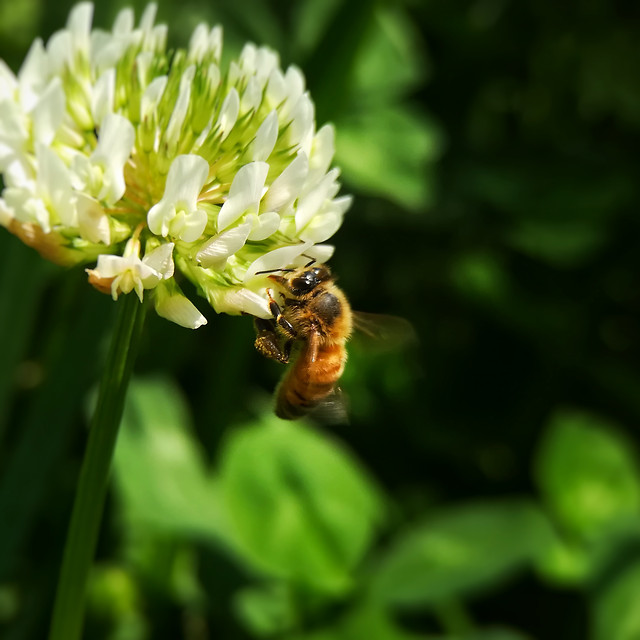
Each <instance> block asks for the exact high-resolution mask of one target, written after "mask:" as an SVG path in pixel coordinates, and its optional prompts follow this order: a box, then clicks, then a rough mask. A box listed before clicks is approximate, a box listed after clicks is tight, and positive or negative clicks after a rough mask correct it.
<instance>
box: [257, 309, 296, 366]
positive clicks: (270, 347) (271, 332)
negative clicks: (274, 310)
mask: <svg viewBox="0 0 640 640" xmlns="http://www.w3.org/2000/svg"><path fill="white" fill-rule="evenodd" d="M254 326H255V329H256V333H257V336H256V339H255V342H254V343H253V345H254V347H255V348H256V351H257V352H258V353H260V354H262V355H263V356H264V357H265V358H269V359H270V360H276V361H277V362H281V363H283V364H287V362H289V349H286V348H285V349H282V348H281V347H280V342H281V339H280V337H279V336H278V334H277V333H276V330H275V325H274V323H273V321H270V320H265V319H264V318H256V319H255V320H254ZM285 346H286V345H285Z"/></svg>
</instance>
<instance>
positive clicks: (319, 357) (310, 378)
mask: <svg viewBox="0 0 640 640" xmlns="http://www.w3.org/2000/svg"><path fill="white" fill-rule="evenodd" d="M346 359H347V352H346V349H345V348H344V345H342V344H333V345H330V346H323V347H321V348H319V349H318V350H317V352H316V353H315V358H312V355H311V350H310V349H309V347H308V345H305V347H304V348H303V350H302V352H301V353H300V355H299V356H298V358H297V359H296V361H295V362H294V363H293V364H292V365H291V366H290V368H289V371H287V373H286V374H285V377H284V378H283V380H282V382H281V383H280V387H279V389H278V398H277V401H276V415H277V416H278V417H279V418H284V419H285V420H293V419H295V418H300V417H301V416H303V415H305V414H307V413H308V412H309V411H311V410H312V409H313V408H314V407H316V406H317V405H318V404H319V403H320V402H322V400H323V399H324V398H326V397H327V396H328V395H329V394H330V393H331V392H332V391H333V388H334V387H335V384H336V382H337V381H338V380H339V379H340V376H341V375H342V372H343V371H344V365H345V362H346Z"/></svg>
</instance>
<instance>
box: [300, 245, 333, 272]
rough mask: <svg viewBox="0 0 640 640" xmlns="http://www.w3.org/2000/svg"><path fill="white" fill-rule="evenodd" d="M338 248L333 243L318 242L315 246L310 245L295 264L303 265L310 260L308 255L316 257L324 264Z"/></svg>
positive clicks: (318, 261)
mask: <svg viewBox="0 0 640 640" xmlns="http://www.w3.org/2000/svg"><path fill="white" fill-rule="evenodd" d="M335 250H336V248H335V247H334V246H333V245H331V244H316V245H314V246H313V247H309V248H308V249H307V250H306V251H305V252H304V253H305V255H304V256H300V257H299V258H297V259H296V260H295V261H294V263H293V265H294V266H296V267H298V266H300V267H302V266H304V265H305V264H307V263H308V262H309V260H308V259H307V256H309V257H310V258H314V259H315V261H316V262H317V263H318V264H324V263H325V262H327V261H328V260H329V259H330V258H331V256H332V255H333V253H334V251H335Z"/></svg>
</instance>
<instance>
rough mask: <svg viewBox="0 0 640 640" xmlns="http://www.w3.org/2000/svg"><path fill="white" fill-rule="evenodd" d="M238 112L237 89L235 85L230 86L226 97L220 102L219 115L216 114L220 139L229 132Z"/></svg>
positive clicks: (238, 99)
mask: <svg viewBox="0 0 640 640" xmlns="http://www.w3.org/2000/svg"><path fill="white" fill-rule="evenodd" d="M239 112H240V98H239V96H238V91H237V90H236V88H235V87H232V88H231V90H230V91H229V93H228V94H227V97H226V98H225V99H224V102H223V103H222V107H221V108H220V115H219V116H218V121H217V122H216V126H218V127H219V128H220V132H221V135H222V138H221V139H222V140H224V139H225V138H226V137H227V136H228V135H229V134H230V133H231V129H233V126H234V125H235V123H236V120H237V119H238V113H239Z"/></svg>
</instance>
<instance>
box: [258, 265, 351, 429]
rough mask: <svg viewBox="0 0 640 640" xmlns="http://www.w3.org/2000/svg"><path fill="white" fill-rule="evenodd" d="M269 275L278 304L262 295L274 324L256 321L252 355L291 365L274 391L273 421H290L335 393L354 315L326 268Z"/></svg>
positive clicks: (284, 270) (269, 295)
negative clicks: (277, 293)
mask: <svg viewBox="0 0 640 640" xmlns="http://www.w3.org/2000/svg"><path fill="white" fill-rule="evenodd" d="M282 271H283V272H284V273H285V275H270V276H269V279H270V280H272V281H273V282H274V284H276V285H277V286H278V288H279V290H280V296H281V298H282V303H281V304H280V303H279V302H278V301H277V300H276V299H275V298H274V297H273V293H272V291H271V290H270V289H267V296H268V300H269V309H270V311H271V314H272V315H273V318H272V319H270V320H265V319H262V318H256V320H255V327H256V333H257V337H256V340H255V347H256V349H257V350H258V351H259V352H260V353H261V354H262V355H264V356H266V357H267V358H271V359H273V360H277V361H278V362H282V363H285V364H286V363H290V362H291V365H290V367H289V369H288V371H287V372H286V373H285V375H284V378H283V379H282V381H281V383H280V385H279V387H278V389H277V391H276V415H277V416H278V417H280V418H283V419H285V420H293V419H295V418H299V417H301V416H304V415H306V414H307V413H309V412H310V411H312V410H314V409H315V408H316V407H318V406H319V405H320V404H321V403H323V402H325V401H326V399H327V398H329V397H331V396H332V394H335V393H336V383H337V382H338V380H339V379H340V376H341V375H342V372H343V371H344V367H345V363H346V361H347V349H346V344H347V340H348V339H349V337H350V335H351V331H352V328H353V313H352V311H351V306H350V305H349V301H348V300H347V297H346V296H345V294H344V293H343V292H342V291H341V290H340V289H339V288H338V286H337V285H336V284H335V280H334V277H333V276H332V274H331V271H330V270H329V268H328V267H327V266H325V265H318V266H311V265H307V266H305V267H300V268H297V269H291V270H286V269H283V270H282Z"/></svg>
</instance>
